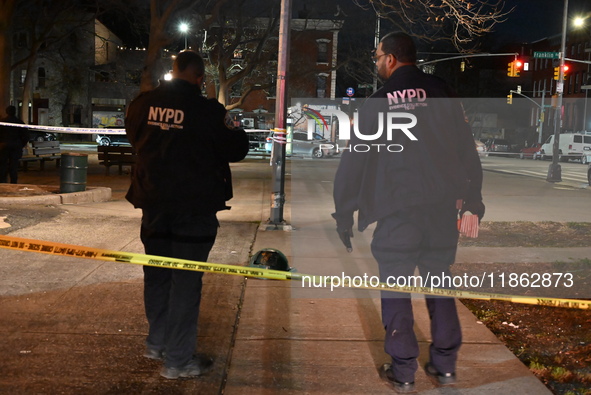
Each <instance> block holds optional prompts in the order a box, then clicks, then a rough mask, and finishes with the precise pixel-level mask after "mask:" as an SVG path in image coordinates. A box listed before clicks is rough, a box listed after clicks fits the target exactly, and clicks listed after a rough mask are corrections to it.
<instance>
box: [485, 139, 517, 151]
mask: <svg viewBox="0 0 591 395" xmlns="http://www.w3.org/2000/svg"><path fill="white" fill-rule="evenodd" d="M486 148H487V149H486V150H487V151H488V152H510V151H511V144H510V143H509V141H507V140H505V139H490V140H488V141H487V142H486Z"/></svg>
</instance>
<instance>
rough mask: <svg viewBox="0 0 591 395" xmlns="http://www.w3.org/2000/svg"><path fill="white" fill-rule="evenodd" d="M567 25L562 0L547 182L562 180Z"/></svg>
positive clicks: (565, 7)
mask: <svg viewBox="0 0 591 395" xmlns="http://www.w3.org/2000/svg"><path fill="white" fill-rule="evenodd" d="M567 25H568V0H564V11H563V17H562V42H561V44H560V70H559V71H558V81H557V82H556V95H557V96H558V100H557V103H556V112H555V113H554V145H553V147H552V151H553V152H552V163H551V164H550V167H549V168H548V177H547V178H546V181H548V182H560V181H562V169H561V167H560V165H559V164H558V155H559V153H558V151H559V147H560V145H559V141H560V128H561V127H562V94H563V92H564V56H565V51H566V27H567Z"/></svg>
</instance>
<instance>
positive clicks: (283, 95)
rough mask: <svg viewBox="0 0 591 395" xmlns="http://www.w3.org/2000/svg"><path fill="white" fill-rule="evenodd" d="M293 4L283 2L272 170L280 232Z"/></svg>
mask: <svg viewBox="0 0 591 395" xmlns="http://www.w3.org/2000/svg"><path fill="white" fill-rule="evenodd" d="M290 20H291V0H281V16H280V23H279V50H278V53H277V100H276V102H275V133H274V138H273V153H272V156H271V164H272V166H273V174H272V184H271V185H272V188H273V191H272V193H271V215H270V216H269V224H271V225H275V228H276V229H277V228H278V227H279V226H280V225H283V224H284V223H285V220H284V219H283V206H284V205H285V143H286V140H287V139H286V138H285V137H286V126H287V120H286V118H287V103H286V102H287V69H288V66H289V47H290V42H289V39H290Z"/></svg>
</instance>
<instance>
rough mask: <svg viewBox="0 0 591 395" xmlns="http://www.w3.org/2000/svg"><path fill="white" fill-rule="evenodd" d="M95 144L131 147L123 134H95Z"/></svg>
mask: <svg viewBox="0 0 591 395" xmlns="http://www.w3.org/2000/svg"><path fill="white" fill-rule="evenodd" d="M96 142H97V143H98V145H102V146H107V147H108V146H110V145H131V143H130V142H129V140H128V139H127V135H125V134H97V135H96Z"/></svg>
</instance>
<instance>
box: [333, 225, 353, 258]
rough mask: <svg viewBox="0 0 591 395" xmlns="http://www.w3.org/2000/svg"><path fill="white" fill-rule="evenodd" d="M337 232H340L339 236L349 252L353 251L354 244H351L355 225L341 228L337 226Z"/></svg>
mask: <svg viewBox="0 0 591 395" xmlns="http://www.w3.org/2000/svg"><path fill="white" fill-rule="evenodd" d="M337 233H338V234H339V238H340V239H341V241H342V242H343V244H344V245H345V247H346V248H347V252H352V251H353V246H352V245H351V238H352V237H353V227H350V228H339V227H338V226H337Z"/></svg>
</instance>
